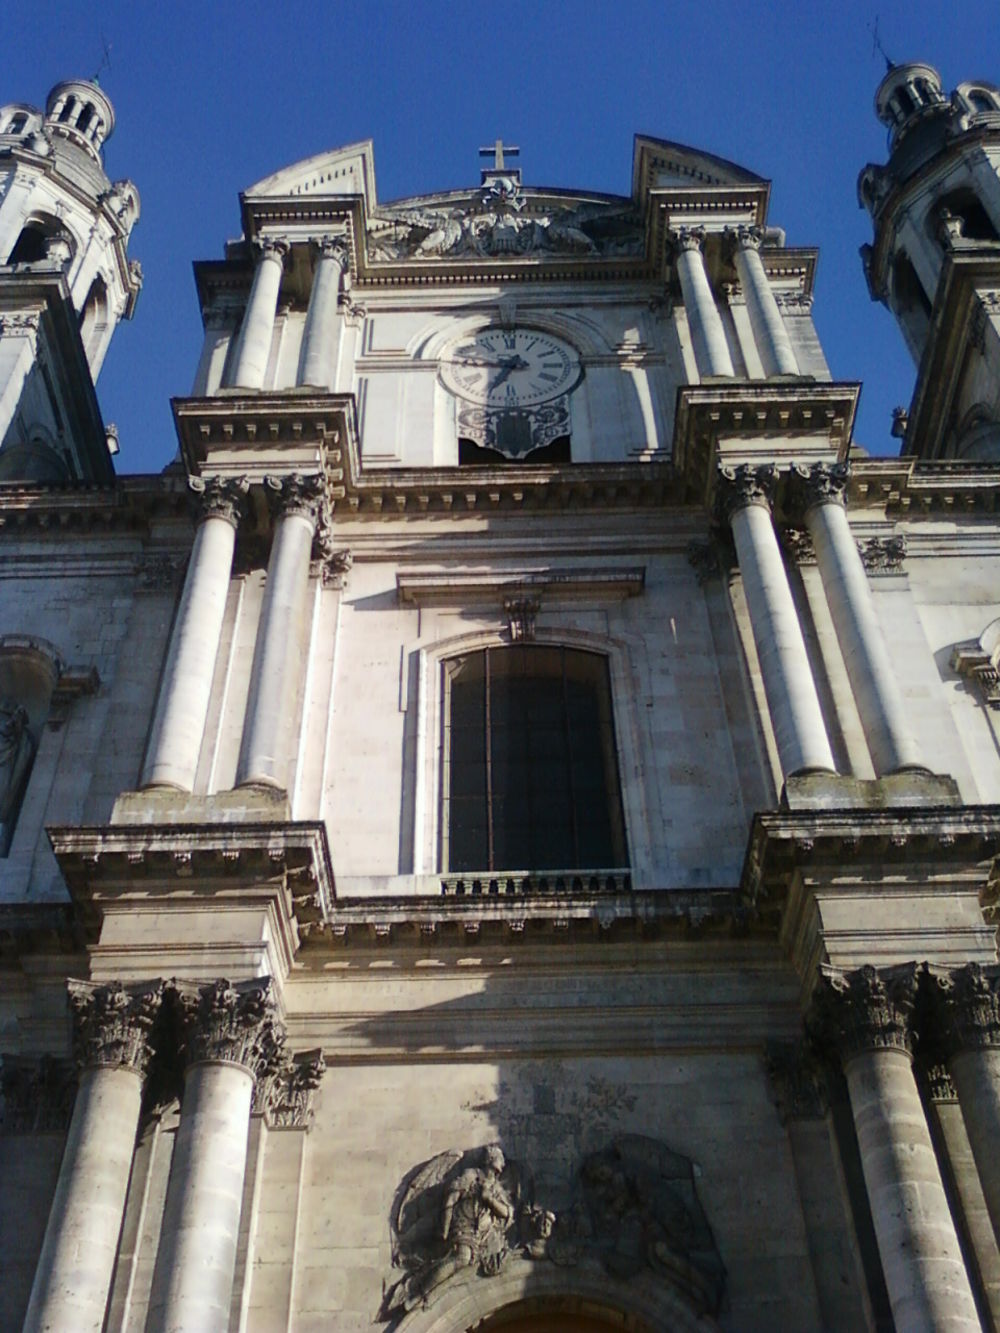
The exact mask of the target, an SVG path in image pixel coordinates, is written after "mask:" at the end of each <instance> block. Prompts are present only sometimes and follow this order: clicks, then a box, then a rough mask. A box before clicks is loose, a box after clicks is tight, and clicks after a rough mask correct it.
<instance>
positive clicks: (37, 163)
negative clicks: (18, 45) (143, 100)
mask: <svg viewBox="0 0 1000 1333" xmlns="http://www.w3.org/2000/svg"><path fill="white" fill-rule="evenodd" d="M114 124H115V115H114V109H113V107H112V105H111V102H110V100H109V99H108V97H107V95H106V93H105V92H104V91H103V89H102V88H100V87H99V86H98V84H97V83H96V82H91V81H89V80H86V79H70V80H67V81H65V82H62V83H59V84H57V85H56V86H55V87H54V88H53V89H52V91H51V92H50V93H49V96H48V99H47V100H46V104H45V110H44V112H43V111H40V110H39V109H38V108H36V107H33V106H30V105H28V104H26V103H22V102H14V103H10V104H8V105H6V106H3V107H0V482H18V481H21V482H49V483H53V484H58V483H61V482H69V481H74V480H78V481H98V482H99V481H105V480H108V479H109V478H110V477H111V475H112V466H111V458H110V450H109V439H113V434H110V433H109V432H108V431H107V430H106V429H105V426H104V423H103V421H102V419H101V413H100V409H99V407H98V404H97V398H96V395H95V392H94V381H95V380H96V379H97V376H98V374H99V373H100V369H101V365H102V364H103V361H104V357H105V354H106V353H107V350H108V346H109V344H110V342H111V337H112V335H113V333H114V331H115V327H116V326H117V324H118V321H119V320H120V319H122V318H125V319H128V318H131V315H132V313H133V311H134V309H135V303H136V300H137V298H138V295H139V288H140V286H141V284H142V271H141V269H140V267H139V264H138V262H137V261H135V260H131V261H130V260H129V258H128V254H127V246H128V240H129V236H130V234H131V231H132V227H133V226H134V225H135V223H136V221H137V220H138V217H139V194H138V191H137V190H136V188H135V186H134V185H133V184H132V183H131V181H114V182H112V181H111V180H109V178H108V176H107V175H106V174H105V170H104V161H103V152H102V149H103V145H104V142H105V140H106V139H107V138H108V137H109V136H110V135H111V133H112V131H113V129H114Z"/></svg>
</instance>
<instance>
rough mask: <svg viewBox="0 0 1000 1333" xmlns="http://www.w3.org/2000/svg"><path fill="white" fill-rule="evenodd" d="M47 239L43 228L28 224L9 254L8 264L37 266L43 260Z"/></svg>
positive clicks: (35, 224) (31, 223)
mask: <svg viewBox="0 0 1000 1333" xmlns="http://www.w3.org/2000/svg"><path fill="white" fill-rule="evenodd" d="M47 243H48V238H47V236H46V233H45V228H44V227H42V226H40V225H39V224H38V223H36V222H29V223H28V225H27V226H26V227H25V228H24V229H23V230H22V232H21V234H20V236H19V237H18V238H17V244H16V245H15V246H14V248H13V250H11V252H10V257H9V258H8V260H7V263H8V264H37V263H39V262H40V261H41V260H43V259H44V258H45V247H46V245H47Z"/></svg>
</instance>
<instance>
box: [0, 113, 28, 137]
mask: <svg viewBox="0 0 1000 1333" xmlns="http://www.w3.org/2000/svg"><path fill="white" fill-rule="evenodd" d="M27 123H28V117H27V116H26V115H25V114H24V112H23V111H18V112H17V114H16V115H14V116H12V117H11V120H10V124H9V125H8V126H7V128H6V130H4V133H5V134H22V133H23V132H24V127H25V125H27Z"/></svg>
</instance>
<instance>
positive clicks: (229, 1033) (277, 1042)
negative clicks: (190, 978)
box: [177, 978, 285, 1078]
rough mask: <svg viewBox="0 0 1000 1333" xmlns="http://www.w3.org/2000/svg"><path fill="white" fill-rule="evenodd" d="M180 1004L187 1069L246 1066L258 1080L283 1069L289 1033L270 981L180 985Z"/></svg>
mask: <svg viewBox="0 0 1000 1333" xmlns="http://www.w3.org/2000/svg"><path fill="white" fill-rule="evenodd" d="M177 1001H178V1005H179V1007H180V1011H181V1016H182V1020H183V1028H184V1037H183V1054H184V1056H185V1059H186V1063H187V1064H188V1065H192V1064H196V1063H198V1062H199V1061H202V1060H212V1061H223V1062H225V1063H227V1064H235V1065H242V1066H243V1068H245V1069H248V1070H249V1071H250V1072H251V1073H252V1074H253V1075H254V1076H255V1077H258V1078H259V1077H264V1076H266V1075H268V1074H269V1073H271V1072H273V1071H274V1070H275V1069H279V1068H280V1067H281V1065H282V1062H283V1058H284V1056H283V1049H284V1042H285V1029H284V1027H283V1025H282V1024H281V1023H280V1022H279V1021H278V1018H277V1014H276V1008H275V1001H274V994H273V990H272V986H271V982H270V980H269V979H267V978H265V979H264V980H259V981H258V980H254V981H245V982H238V983H236V984H235V985H233V984H231V983H230V982H228V981H225V980H220V981H213V982H211V983H209V984H208V985H207V986H201V987H197V988H187V987H183V986H178V988H177Z"/></svg>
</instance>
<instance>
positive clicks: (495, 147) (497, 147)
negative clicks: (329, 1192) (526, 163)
mask: <svg viewBox="0 0 1000 1333" xmlns="http://www.w3.org/2000/svg"><path fill="white" fill-rule="evenodd" d="M504 152H507V153H508V154H509V155H510V156H511V157H518V156H519V155H520V152H521V150H520V148H515V147H514V145H513V144H505V143H504V141H503V139H497V140H496V141H495V142H494V143H492V144H488V145H487V146H486V147H485V148H480V150H479V156H480V157H489V155H490V153H492V154H493V170H494V171H503V169H504V160H503V155H504Z"/></svg>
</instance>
